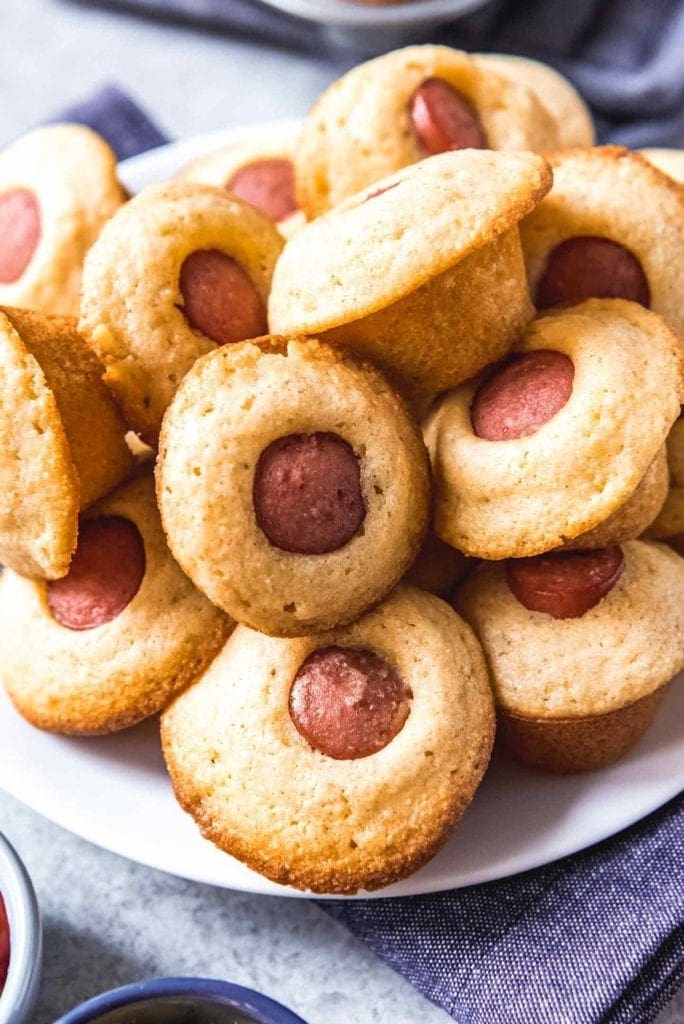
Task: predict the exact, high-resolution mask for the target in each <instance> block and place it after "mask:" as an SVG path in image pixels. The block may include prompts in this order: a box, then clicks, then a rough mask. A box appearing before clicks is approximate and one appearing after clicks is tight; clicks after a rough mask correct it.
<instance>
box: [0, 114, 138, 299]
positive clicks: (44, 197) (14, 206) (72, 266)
mask: <svg viewBox="0 0 684 1024" xmlns="http://www.w3.org/2000/svg"><path fill="white" fill-rule="evenodd" d="M125 198H126V196H125V193H124V191H123V189H122V186H121V184H120V182H119V181H118V179H117V176H116V157H115V155H114V153H113V152H112V150H111V149H110V148H109V146H108V145H107V143H106V142H105V141H104V139H102V138H101V137H100V136H99V135H97V134H96V132H93V131H91V130H90V128H84V127H83V126H81V125H76V124H57V125H50V126H49V127H46V128H37V129H36V130H35V131H32V132H29V133H28V134H27V135H23V136H22V137H21V138H20V139H18V140H17V141H16V142H14V143H12V145H10V146H8V147H7V149H5V150H3V151H2V152H1V153H0V303H2V304H4V305H8V306H22V307H24V308H28V309H36V310H40V311H42V312H44V313H58V314H62V315H65V316H78V311H79V305H80V292H81V269H82V266H83V260H84V258H85V254H86V253H87V251H88V249H89V248H90V246H91V245H92V244H93V242H94V241H95V239H96V238H97V236H98V235H99V233H100V231H101V230H102V227H103V225H104V224H105V222H106V221H107V220H109V218H110V217H111V216H113V214H114V213H115V212H116V210H117V209H118V208H119V207H120V206H121V204H122V203H123V202H124V201H125Z"/></svg>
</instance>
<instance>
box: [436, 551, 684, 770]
mask: <svg viewBox="0 0 684 1024" xmlns="http://www.w3.org/2000/svg"><path fill="white" fill-rule="evenodd" d="M683 592H684V561H682V559H680V558H678V556H677V555H675V554H674V552H672V551H670V550H669V549H668V548H666V547H665V546H664V545H660V544H646V543H644V542H643V541H638V540H634V541H627V542H626V543H625V544H623V545H622V548H620V547H619V546H614V547H608V548H600V549H597V550H594V551H563V552H552V553H550V554H547V555H540V556H537V557H536V558H525V559H512V560H510V561H508V562H497V563H487V564H485V563H483V564H481V565H480V566H479V567H478V568H477V569H475V571H474V572H473V573H472V574H471V576H470V577H469V578H468V579H467V580H466V582H465V584H464V585H463V587H462V588H461V589H460V591H459V593H458V597H457V599H456V602H455V604H456V607H457V608H458V610H459V611H460V612H461V614H462V615H463V616H464V617H465V618H466V620H467V621H468V622H470V624H471V626H472V627H473V629H474V630H475V632H476V634H477V636H478V637H479V639H480V642H481V643H482V646H483V648H484V652H485V658H486V659H487V664H488V667H489V671H490V674H491V679H492V685H493V687H494V696H495V701H496V706H497V711H498V717H499V736H500V737H501V739H502V741H503V743H504V745H506V746H507V747H508V748H509V750H511V751H512V752H513V753H514V754H515V755H516V757H518V758H519V759H520V760H522V761H524V762H525V763H526V764H529V765H530V766H532V767H533V768H540V769H542V770H544V771H551V772H577V771H591V770H594V769H597V768H603V767H606V766H607V765H609V764H612V763H613V762H614V761H617V760H618V759H619V758H620V757H622V756H624V754H626V753H627V752H628V751H629V750H630V749H631V748H632V747H633V746H634V745H635V743H637V742H638V741H639V739H641V737H642V736H643V734H644V732H645V731H646V729H647V728H648V727H649V725H650V724H651V722H652V721H653V718H654V716H655V713H656V711H657V710H658V707H659V705H660V703H661V700H662V698H663V696H664V693H665V688H666V686H667V683H668V682H669V681H670V679H671V678H672V677H673V676H674V675H675V674H676V673H677V672H678V671H679V670H680V669H682V668H683V667H684V603H683V602H682V593H683Z"/></svg>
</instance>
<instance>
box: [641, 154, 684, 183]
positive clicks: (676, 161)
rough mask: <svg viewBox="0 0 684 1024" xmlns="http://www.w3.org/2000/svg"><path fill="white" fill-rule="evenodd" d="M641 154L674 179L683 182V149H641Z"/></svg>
mask: <svg viewBox="0 0 684 1024" xmlns="http://www.w3.org/2000/svg"><path fill="white" fill-rule="evenodd" d="M641 155H642V156H645V157H646V159H647V160H648V161H649V162H650V163H652V164H654V165H655V166H656V167H657V168H659V170H661V171H663V172H664V173H665V174H669V176H670V177H671V178H674V180H675V181H679V182H682V183H684V150H682V149H642V150H641Z"/></svg>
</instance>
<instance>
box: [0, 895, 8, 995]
mask: <svg viewBox="0 0 684 1024" xmlns="http://www.w3.org/2000/svg"><path fill="white" fill-rule="evenodd" d="M9 956H10V937H9V922H8V920H7V911H6V910H5V903H4V900H3V898H2V893H0V994H1V993H2V990H3V988H4V987H5V981H6V980H7V968H8V967H9Z"/></svg>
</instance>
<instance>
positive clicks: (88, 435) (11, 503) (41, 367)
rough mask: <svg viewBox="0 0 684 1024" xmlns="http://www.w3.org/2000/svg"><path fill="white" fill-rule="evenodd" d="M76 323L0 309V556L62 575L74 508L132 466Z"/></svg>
mask: <svg viewBox="0 0 684 1024" xmlns="http://www.w3.org/2000/svg"><path fill="white" fill-rule="evenodd" d="M101 376H102V366H101V364H100V362H99V361H98V359H97V357H96V356H95V355H94V354H93V353H92V352H91V351H90V349H89V348H88V347H87V345H86V344H85V342H84V340H83V338H82V337H80V335H79V334H78V333H77V330H76V321H75V320H73V319H69V318H66V317H51V316H46V315H45V314H41V313H35V312H30V311H28V310H19V309H8V308H4V309H3V310H0V562H2V563H3V564H4V565H7V566H9V567H10V568H12V569H14V570H15V572H19V573H21V574H22V575H24V576H31V577H37V578H45V579H57V578H58V577H60V576H63V575H64V574H65V573H66V571H67V569H68V567H69V561H70V559H71V555H72V553H73V551H74V548H75V547H76V534H77V530H78V513H79V510H80V509H82V508H86V507H87V506H88V505H91V504H92V503H93V502H94V501H96V500H97V499H98V498H100V497H102V496H103V495H104V494H106V493H107V492H108V491H110V490H111V489H112V488H113V487H115V486H116V485H117V484H118V483H120V482H121V481H122V480H123V478H124V477H125V476H126V475H127V473H128V472H129V471H130V469H131V467H132V465H133V459H132V456H131V454H130V452H129V450H128V447H127V445H126V442H125V440H124V436H125V433H126V429H127V428H126V424H125V423H124V421H123V420H122V418H121V416H120V414H119V411H118V409H117V408H116V405H115V404H114V401H113V400H112V397H111V395H110V393H109V391H108V390H107V388H106V387H105V386H104V384H103V383H102V381H101Z"/></svg>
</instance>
